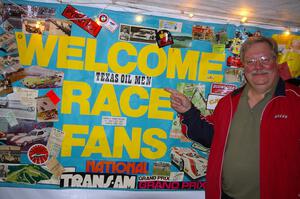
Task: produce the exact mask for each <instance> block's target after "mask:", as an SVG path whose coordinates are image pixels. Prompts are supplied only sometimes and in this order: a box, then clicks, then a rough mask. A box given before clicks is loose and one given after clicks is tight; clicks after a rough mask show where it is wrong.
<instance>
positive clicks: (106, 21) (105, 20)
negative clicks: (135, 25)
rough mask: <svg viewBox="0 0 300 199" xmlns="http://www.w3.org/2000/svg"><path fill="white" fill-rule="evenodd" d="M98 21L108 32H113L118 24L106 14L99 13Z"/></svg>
mask: <svg viewBox="0 0 300 199" xmlns="http://www.w3.org/2000/svg"><path fill="white" fill-rule="evenodd" d="M99 22H100V24H101V25H102V26H104V27H105V28H106V29H108V30H109V31H110V32H115V30H116V29H117V28H118V27H119V25H118V24H117V23H116V22H115V21H114V20H112V19H111V18H110V17H108V16H107V15H106V14H100V15H99Z"/></svg>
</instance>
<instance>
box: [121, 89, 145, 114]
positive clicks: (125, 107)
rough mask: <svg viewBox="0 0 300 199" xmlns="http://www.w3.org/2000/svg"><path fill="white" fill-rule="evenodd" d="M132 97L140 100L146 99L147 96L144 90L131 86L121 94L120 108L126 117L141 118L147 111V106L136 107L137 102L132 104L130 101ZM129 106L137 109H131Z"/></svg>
mask: <svg viewBox="0 0 300 199" xmlns="http://www.w3.org/2000/svg"><path fill="white" fill-rule="evenodd" d="M133 95H138V96H139V97H140V98H141V99H148V98H149V95H148V93H147V91H146V90H145V88H142V87H138V86H132V87H127V88H126V89H125V90H124V91H123V92H122V94H121V96H120V107H121V109H122V111H123V112H124V113H126V115H127V116H129V117H141V116H143V115H144V114H145V113H146V111H147V106H142V105H139V106H138V104H139V103H138V102H135V101H134V103H132V101H130V99H131V96H133ZM130 103H131V104H134V106H138V108H135V109H133V108H132V107H131V106H130Z"/></svg>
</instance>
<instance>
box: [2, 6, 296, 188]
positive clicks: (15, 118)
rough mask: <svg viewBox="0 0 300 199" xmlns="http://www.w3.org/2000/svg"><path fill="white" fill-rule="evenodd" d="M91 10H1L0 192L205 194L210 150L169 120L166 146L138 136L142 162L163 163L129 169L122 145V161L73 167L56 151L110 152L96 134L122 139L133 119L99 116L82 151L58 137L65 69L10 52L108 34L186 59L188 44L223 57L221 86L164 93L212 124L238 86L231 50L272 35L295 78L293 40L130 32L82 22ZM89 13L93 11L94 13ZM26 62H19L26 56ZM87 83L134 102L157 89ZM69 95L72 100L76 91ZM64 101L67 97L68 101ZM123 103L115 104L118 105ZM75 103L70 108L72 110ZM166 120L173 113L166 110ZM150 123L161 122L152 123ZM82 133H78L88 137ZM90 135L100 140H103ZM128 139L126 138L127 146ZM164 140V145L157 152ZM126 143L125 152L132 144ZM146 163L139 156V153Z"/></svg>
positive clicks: (171, 25) (158, 28) (202, 28)
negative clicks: (178, 95)
mask: <svg viewBox="0 0 300 199" xmlns="http://www.w3.org/2000/svg"><path fill="white" fill-rule="evenodd" d="M89 9H91V8H87V7H82V6H72V5H64V4H59V6H53V5H51V6H50V5H49V4H46V3H40V4H38V5H37V4H34V3H32V2H26V1H20V3H13V2H11V1H3V2H1V5H0V10H1V11H0V13H2V16H1V18H0V23H1V25H0V27H1V31H0V50H1V51H0V186H16V187H22V186H23V185H27V186H28V185H30V187H46V188H103V189H132V190H138V189H140V190H203V189H204V188H205V175H206V166H207V158H208V156H209V148H205V147H204V146H202V145H201V144H199V143H192V142H191V141H190V140H188V139H187V138H185V137H184V136H183V135H182V134H181V125H180V122H179V118H178V116H176V114H174V112H173V113H172V114H173V115H174V117H172V119H171V120H170V122H169V125H168V126H167V125H163V124H160V125H161V126H162V127H161V128H163V129H164V131H166V132H167V133H166V134H167V135H166V136H163V135H164V134H163V133H162V134H159V133H157V134H155V135H157V137H159V136H160V135H161V137H159V138H156V137H155V135H154V136H153V137H151V138H148V137H147V136H146V132H147V131H145V132H144V135H141V137H143V141H144V142H145V143H150V142H151V140H152V141H153V142H154V143H152V145H151V144H148V145H150V147H149V148H150V149H149V150H150V152H149V153H153V154H154V153H155V150H156V151H160V150H163V149H159V148H158V147H157V146H163V147H165V148H166V149H164V150H165V152H164V154H163V155H162V157H159V158H151V155H149V156H147V157H148V158H135V159H134V158H125V156H124V158H122V157H123V156H122V152H123V153H125V152H124V151H125V150H123V149H120V148H122V147H123V148H125V149H126V150H127V151H128V153H129V154H133V152H130V150H134V147H131V146H127V145H126V144H123V145H122V144H120V145H121V146H116V147H114V148H117V149H118V150H120V151H121V152H120V153H121V155H120V157H121V158H107V157H109V156H108V155H107V156H105V155H102V157H101V156H97V157H96V156H90V158H86V157H83V156H81V157H80V155H78V154H80V153H78V152H77V151H76V150H75V149H74V151H75V152H73V153H72V154H71V152H68V151H67V152H66V151H64V152H63V147H65V148H68V147H69V145H72V146H73V147H74V148H76V147H79V146H84V145H85V144H86V145H89V144H90V142H91V143H93V144H94V145H95V148H96V149H99V150H100V151H105V150H104V149H103V147H101V146H102V145H103V146H104V145H105V144H108V145H109V144H111V143H110V142H109V141H107V140H106V139H107V138H103V136H102V137H101V136H100V134H101V133H103V130H101V129H102V127H103V128H104V127H105V129H106V135H105V136H106V137H109V136H111V134H113V133H115V134H116V132H107V131H108V130H107V129H111V128H110V127H112V128H114V129H119V131H120V132H121V131H122V129H126V127H127V126H128V125H129V123H130V121H131V118H130V116H129V117H118V116H109V115H102V121H101V125H102V126H95V127H94V128H93V130H92V132H91V133H90V137H92V136H95V138H97V140H95V141H93V140H91V141H90V139H89V140H85V141H86V143H82V142H85V141H82V140H83V139H80V138H79V137H80V136H78V137H76V136H75V135H74V134H75V133H73V134H72V133H70V132H68V128H67V127H66V128H64V129H65V130H66V131H64V130H63V128H62V127H61V126H63V125H62V123H64V118H65V117H67V116H65V115H63V114H62V113H63V111H62V110H61V108H62V106H63V105H62V100H64V99H63V97H69V96H65V95H64V92H67V91H63V90H64V89H66V88H69V87H67V86H66V85H67V83H68V82H70V81H72V80H74V79H76V78H75V77H74V75H73V73H74V74H75V72H74V71H73V70H71V69H70V70H69V69H65V70H62V69H61V68H58V67H57V68H55V67H47V66H46V67H45V65H44V66H39V65H38V64H32V65H27V64H24V60H22V59H21V55H20V54H19V53H21V52H20V48H21V47H20V44H19V43H18V42H17V41H19V40H22V38H21V36H22V35H25V37H26V38H27V42H28V46H26V48H27V49H30V48H36V50H40V51H43V50H44V49H39V48H38V47H36V46H38V45H37V44H36V46H35V44H34V43H35V41H36V42H39V41H40V42H42V43H43V45H42V46H44V48H45V49H46V48H47V45H49V46H50V45H51V43H50V42H48V41H47V42H46V39H45V38H48V40H49V37H50V36H52V35H55V36H57V37H59V38H67V37H72V36H73V35H75V36H81V37H86V38H89V39H90V38H92V39H98V38H99V37H103V36H101V34H102V32H104V31H107V32H108V34H107V35H114V37H111V38H104V39H106V40H109V39H110V40H112V42H113V43H118V42H119V43H120V44H124V45H125V44H128V45H132V46H134V47H137V48H138V47H140V46H142V47H144V46H148V45H149V46H153V45H155V46H157V47H158V48H159V49H163V50H166V49H168V50H169V51H170V50H172V49H180V50H182V51H185V52H186V51H188V50H190V49H193V50H195V49H197V48H196V47H195V43H196V42H198V43H200V44H201V43H205V45H209V48H207V49H206V51H209V52H210V53H212V54H214V55H215V54H226V59H225V60H224V62H223V63H222V65H223V69H222V71H221V72H222V73H223V75H224V78H223V81H221V82H213V81H210V79H209V77H207V81H206V82H202V83H199V82H198V81H182V79H181V80H178V81H177V82H176V81H172V85H170V86H173V87H175V88H176V89H177V90H178V91H180V92H182V93H184V94H185V95H186V96H187V97H189V98H190V99H191V101H192V102H193V103H194V105H195V106H196V107H197V108H199V109H200V110H201V112H202V113H203V114H204V115H208V114H211V113H212V112H213V110H214V109H215V107H216V105H217V103H218V101H219V100H220V99H221V98H222V97H223V96H224V95H226V94H228V93H230V92H231V91H233V90H234V89H236V88H238V87H239V86H241V85H243V84H244V83H245V79H244V76H243V67H242V63H241V61H240V58H239V53H240V52H239V50H240V46H241V44H242V43H243V42H244V41H245V40H246V39H247V38H248V37H252V36H259V35H264V34H265V33H266V34H267V36H270V35H274V36H273V38H274V39H275V40H276V41H277V42H278V43H279V46H280V52H281V57H280V59H281V62H282V63H283V67H282V71H283V73H284V75H285V77H287V78H290V77H298V76H300V66H299V65H297V64H299V63H300V36H297V35H292V36H291V37H290V39H288V40H287V39H286V38H283V37H282V36H281V35H280V34H275V33H277V32H276V31H273V32H272V31H268V30H263V29H253V28H252V29H251V31H250V30H247V28H246V27H244V26H239V27H235V29H233V30H230V31H231V32H230V34H228V33H227V28H226V27H227V25H226V27H225V26H223V28H221V29H220V28H216V27H215V25H213V24H212V25H207V24H205V23H194V24H193V25H192V27H190V28H189V29H188V30H190V31H186V28H185V26H186V25H185V23H186V22H185V21H182V20H176V19H165V18H159V17H157V18H156V20H157V22H158V23H157V24H149V23H146V22H145V23H140V24H137V23H135V22H134V21H132V23H131V21H129V20H123V17H122V15H120V16H119V17H118V14H119V13H118V12H116V13H114V12H112V11H108V10H104V11H102V12H101V13H98V14H97V19H94V16H92V15H88V14H86V13H90V12H85V11H88V10H89ZM94 10H95V12H96V11H97V9H94ZM98 12H99V10H98ZM104 12H105V13H104ZM128 15H133V14H128ZM111 16H112V17H111ZM20 33H21V34H20ZM36 35H38V36H36ZM35 36H36V37H35ZM39 36H40V37H39ZM33 37H35V38H43V39H41V40H38V39H37V40H33V39H32V41H30V40H28V38H33ZM74 45H75V44H74ZM99 45H100V44H99ZM30 46H31V47H30ZM45 51H46V50H45ZM28 54H30V53H28ZM28 54H26V55H23V56H30V55H28ZM33 54H34V53H33ZM37 54H38V52H36V57H35V58H34V55H32V58H31V59H37V57H38V55H37ZM45 54H46V53H45ZM45 56H46V55H45ZM70 56H71V55H70ZM127 59H128V58H127ZM297 60H298V61H297ZM201 67H202V66H201ZM76 74H78V73H76ZM93 74H94V78H92V80H91V81H93V83H94V84H95V85H99V86H102V88H103V87H104V86H109V85H110V86H111V87H108V88H116V90H117V86H119V87H122V88H124V87H125V89H126V88H127V87H128V88H130V87H133V88H134V89H136V91H132V92H133V93H134V92H136V94H137V95H138V94H139V93H138V92H139V91H140V92H142V91H143V90H141V89H138V87H141V88H143V89H156V88H155V87H157V88H163V87H164V82H165V79H163V78H162V77H160V78H156V77H154V76H151V75H147V74H146V75H145V74H141V73H139V74H125V72H124V73H114V72H111V71H95V72H94V73H93ZM72 78H74V79H72ZM160 81H161V82H162V83H161V85H159V86H157V84H158V83H157V82H160ZM70 84H72V83H70ZM78 85H79V83H78ZM75 87H76V85H75V84H74V88H75ZM70 88H72V85H71V86H70ZM73 91H74V92H75V89H74V90H73ZM82 92H83V91H82ZM100 92H101V91H100ZM116 92H117V91H116ZM151 92H152V90H151ZM153 92H154V91H153ZM62 93H63V94H62ZM70 93H71V94H70V95H72V92H70ZM63 95H64V96H63ZM77 95H80V94H77ZM74 96H75V94H74ZM74 96H73V97H74ZM99 96H100V97H99ZM99 96H98V98H97V101H103V107H104V108H105V105H107V104H105V103H108V104H109V103H112V102H110V99H112V98H109V97H107V96H108V95H107V96H106V97H107V98H106V99H105V96H103V98H104V99H100V98H101V95H100V94H99ZM122 96H123V95H122V94H120V96H118V97H122ZM140 97H141V96H140ZM78 98H80V97H78ZM124 98H125V97H123V100H124ZM141 98H142V97H141ZM74 99H75V97H74ZM143 99H146V98H143ZM130 100H131V99H130ZM74 101H75V102H76V100H74ZM107 101H108V102H107ZM75 102H73V103H74V104H76V103H77V104H79V105H80V106H81V105H82V104H81V101H80V99H78V101H77V102H76V103H75ZM130 103H131V104H130V105H131V107H130V108H131V109H132V110H133V109H134V108H133V107H134V106H135V101H134V100H132V102H131V101H130ZM130 105H129V106H130ZM71 106H72V105H71ZM74 106H75V105H74ZM130 108H128V109H130ZM135 108H136V107H135ZM74 109H75V108H74ZM136 110H137V109H136ZM80 111H81V110H80ZM169 111H170V112H171V109H170V107H169ZM77 117H78V116H77V115H76V114H75V113H73V112H72V113H71V114H70V115H69V116H68V118H69V119H70V120H74V121H75V120H76V119H75V118H77ZM132 117H133V116H132ZM153 118H155V117H153ZM157 118H159V117H158V116H157ZM88 119H89V118H87V119H86V120H88ZM149 121H150V122H151V120H149V119H143V120H142V122H141V124H137V125H140V126H141V127H143V125H145V126H147V125H148V124H147V123H148V122H149ZM161 121H162V122H161V123H165V121H166V120H161ZM158 122H159V121H158ZM86 123H88V121H86ZM66 126H67V125H66ZM78 126H79V125H78ZM96 127H97V128H96ZM97 129H100V130H99V132H96V131H97ZM157 129H158V128H157ZM126 130H127V131H130V130H128V129H126ZM126 130H125V131H126ZM78 131H80V130H78ZM115 131H116V130H115ZM132 131H133V130H132ZM164 131H163V132H164ZM88 133H89V132H86V134H88ZM104 133H105V132H104ZM94 134H99V137H101V138H98V137H97V136H96V135H94ZM120 135H121V133H120ZM70 136H71V138H70ZM72 136H74V137H72ZM105 136H104V137H105ZM127 136H128V137H126V139H129V140H130V136H129V135H127ZM133 137H134V135H133V133H132V135H131V138H132V140H133V139H134V138H133ZM163 138H164V139H165V140H164V142H166V143H164V144H161V143H162V139H163ZM114 139H116V138H114ZM66 140H68V141H70V140H71V141H73V142H74V143H68V142H67V141H66ZM116 142H117V141H115V143H114V145H116ZM139 142H141V141H139ZM124 143H125V141H124ZM128 143H131V144H133V142H130V141H128ZM174 143H175V144H174ZM151 146H152V149H151ZM155 146H156V149H155ZM118 147H119V148H118ZM141 148H142V147H141ZM96 149H95V150H96ZM117 149H116V150H117ZM90 150H94V149H90ZM145 151H146V149H145ZM69 153H70V154H71V155H69V156H71V157H69V158H66V157H67V156H68V155H66V154H69ZM91 153H92V152H90V154H91ZM114 153H115V154H116V153H118V152H114ZM144 153H145V154H146V152H144ZM63 154H64V155H63ZM103 154H104V152H103ZM132 156H133V155H132ZM87 157H89V156H87ZM94 157H96V158H94ZM64 159H65V160H64Z"/></svg>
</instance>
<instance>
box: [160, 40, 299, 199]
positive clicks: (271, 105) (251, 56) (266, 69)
mask: <svg viewBox="0 0 300 199" xmlns="http://www.w3.org/2000/svg"><path fill="white" fill-rule="evenodd" d="M277 54H278V48H277V44H276V43H275V42H274V41H273V40H272V39H269V38H265V37H250V38H249V39H248V40H247V41H245V42H244V43H243V45H242V47H241V61H242V63H243V65H244V73H245V78H246V80H247V83H246V85H244V86H243V87H241V88H239V89H237V90H235V91H233V92H232V93H230V94H228V95H227V96H225V97H223V98H222V99H221V100H220V101H219V103H218V105H217V107H216V109H215V111H214V113H213V114H212V115H209V116H206V117H203V116H202V115H201V114H200V111H199V110H198V109H196V108H195V107H194V106H193V104H192V103H191V102H190V100H189V99H188V98H187V97H186V96H184V95H183V94H182V93H179V92H178V91H176V90H174V89H169V88H167V89H165V90H166V91H168V92H170V93H171V107H172V108H173V109H174V110H175V111H177V112H178V113H179V114H180V116H181V119H182V120H181V122H182V130H183V133H184V134H185V135H186V136H187V137H188V138H190V139H191V140H194V141H196V142H199V143H201V144H203V145H205V146H207V147H211V150H210V155H209V159H208V168H207V175H206V180H207V185H206V189H205V193H206V199H230V198H234V199H299V198H300V120H299V115H300V88H299V87H296V86H293V85H291V84H289V83H287V82H284V81H283V80H282V79H281V78H280V77H279V72H278V68H279V67H278V63H277Z"/></svg>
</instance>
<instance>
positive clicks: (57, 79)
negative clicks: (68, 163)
mask: <svg viewBox="0 0 300 199" xmlns="http://www.w3.org/2000/svg"><path fill="white" fill-rule="evenodd" d="M0 7H1V14H2V15H1V21H0V28H1V29H2V31H1V32H0V50H1V52H0V53H1V56H0V115H1V117H0V181H2V182H13V183H24V184H36V183H47V184H49V183H50V184H53V183H54V184H56V185H57V184H59V181H58V178H57V176H54V175H53V173H57V172H58V171H57V170H56V169H53V166H55V167H56V166H59V168H60V172H61V170H63V168H62V167H61V165H60V163H59V162H57V163H55V161H57V160H56V159H55V157H52V156H51V158H52V163H51V164H50V163H49V164H46V163H47V162H48V160H49V158H50V152H51V154H58V153H59V150H60V147H61V141H62V139H55V137H60V135H61V134H63V132H61V131H60V130H58V129H55V128H53V122H57V121H58V108H57V104H56V103H57V102H56V103H54V102H53V99H52V98H51V97H49V96H47V95H44V96H39V91H38V90H39V89H49V90H50V91H52V93H54V95H55V92H54V91H53V90H52V89H53V88H61V86H62V83H63V80H64V73H63V72H60V71H55V70H51V69H47V68H44V67H39V66H26V67H23V66H22V65H21V64H20V60H19V59H20V58H19V54H18V48H17V43H16V38H15V31H20V30H21V31H23V32H24V33H25V34H52V35H65V36H70V35H71V28H72V22H70V21H69V20H64V19H55V18H53V17H54V16H55V13H56V9H54V8H49V7H39V6H30V5H17V4H11V3H4V4H1V6H0ZM15 84H17V85H21V86H22V87H20V86H14V85H15ZM57 132H59V133H57ZM59 134H60V135H59ZM50 138H51V140H49V139H50ZM48 141H49V142H48ZM47 145H49V146H51V149H50V148H49V150H48V148H47V147H46V146H47ZM54 146H55V147H54ZM24 155H25V156H27V157H28V158H27V159H28V160H26V158H25V159H24V158H21V157H22V156H24ZM54 163H55V164H54ZM47 165H48V166H49V167H51V168H48V167H47ZM51 171H52V172H51Z"/></svg>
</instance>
